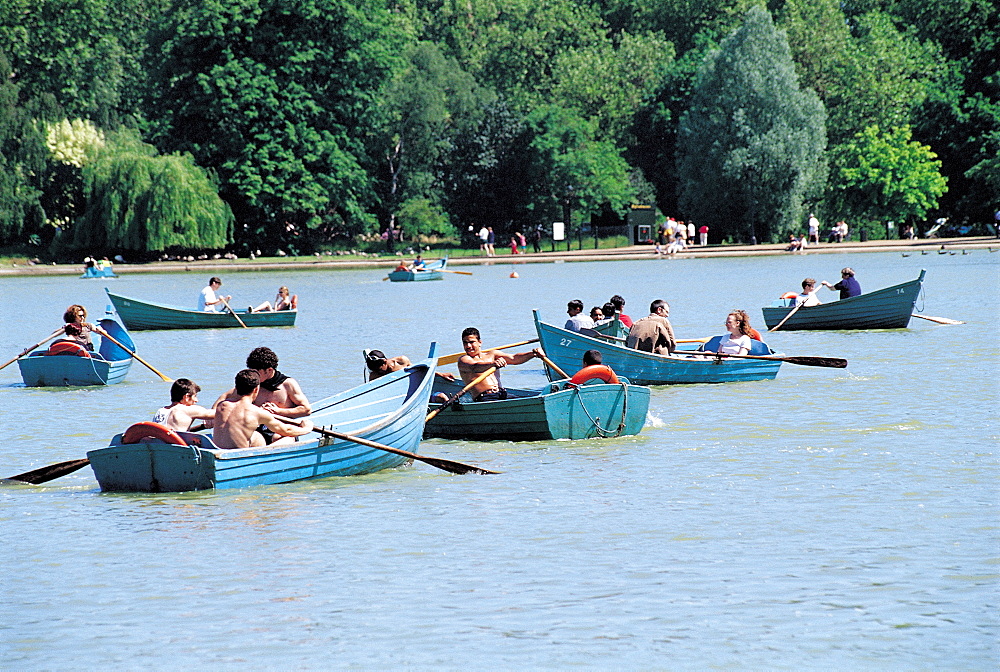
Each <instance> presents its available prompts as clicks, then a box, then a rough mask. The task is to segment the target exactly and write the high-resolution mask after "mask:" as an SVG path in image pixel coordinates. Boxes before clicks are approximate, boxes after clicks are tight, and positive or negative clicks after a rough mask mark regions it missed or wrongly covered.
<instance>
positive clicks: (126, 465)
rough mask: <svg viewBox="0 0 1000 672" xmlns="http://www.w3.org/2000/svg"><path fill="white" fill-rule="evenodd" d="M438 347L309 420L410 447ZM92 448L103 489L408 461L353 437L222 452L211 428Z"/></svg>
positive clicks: (167, 487) (358, 470)
mask: <svg viewBox="0 0 1000 672" xmlns="http://www.w3.org/2000/svg"><path fill="white" fill-rule="evenodd" d="M436 351H437V344H431V348H430V353H429V355H428V357H427V359H425V360H423V361H421V362H417V363H416V364H414V365H413V366H411V367H409V368H407V369H405V370H401V371H396V372H394V373H390V374H388V375H386V376H383V377H381V378H377V379H376V380H373V381H369V382H367V383H365V384H364V385H360V386H358V387H355V388H352V389H350V390H347V391H346V392H341V393H340V394H338V395H335V396H332V397H328V398H326V399H323V400H321V401H318V402H316V403H314V404H313V408H314V410H313V413H312V415H311V416H310V418H309V419H310V420H312V422H313V423H314V424H315V425H316V426H317V427H324V428H329V429H333V430H335V431H337V432H340V433H342V434H348V435H350V436H352V437H355V438H357V439H361V440H369V441H375V442H378V443H381V444H384V445H387V446H389V447H391V448H397V449H401V450H405V451H409V452H413V451H415V450H416V448H417V446H418V445H419V444H420V438H421V436H422V435H423V431H424V422H425V418H426V414H427V403H428V401H429V399H430V394H431V385H432V383H433V379H434V370H435V368H436V366H437V357H436ZM126 434H127V432H123V433H122V434H118V435H116V436H115V437H114V438H113V439H112V440H111V444H110V445H109V446H108V447H106V448H100V449H98V450H92V451H90V452H88V453H87V457H88V458H89V459H90V465H91V467H92V468H93V470H94V474H95V476H96V477H97V482H98V483H100V485H101V489H102V490H105V491H124V492H179V491H186V490H205V489H210V488H219V489H222V488H245V487H249V486H253V485H266V484H276V483H288V482H291V481H301V480H304V479H310V478H324V477H327V476H355V475H359V474H370V473H373V472H376V471H381V470H383V469H391V468H393V467H398V466H400V465H402V464H404V463H405V462H407V460H408V459H409V458H408V457H406V456H401V455H397V454H395V453H390V452H387V451H384V450H379V449H377V448H373V447H370V446H366V445H362V444H359V443H356V442H354V441H350V440H345V439H339V438H330V437H327V436H322V437H320V438H311V439H310V437H313V436H314V435H312V434H310V435H307V436H306V437H300V438H306V439H307V440H304V441H303V440H300V441H298V442H296V443H294V444H291V445H285V446H278V447H263V448H240V449H235V450H223V449H220V448H218V447H216V446H215V444H214V443H213V442H212V437H211V434H209V433H189V432H178V435H179V437H180V438H181V439H183V440H184V442H185V443H186V444H187V445H180V444H179V443H167V442H165V441H163V440H161V439H158V438H155V437H153V436H147V437H145V438H142V439H140V440H139V442H138V443H125V442H124V441H125V435H126Z"/></svg>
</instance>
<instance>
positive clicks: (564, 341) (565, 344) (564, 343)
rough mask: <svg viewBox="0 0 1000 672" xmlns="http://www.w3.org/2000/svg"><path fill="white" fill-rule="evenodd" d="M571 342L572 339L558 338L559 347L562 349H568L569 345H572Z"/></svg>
mask: <svg viewBox="0 0 1000 672" xmlns="http://www.w3.org/2000/svg"><path fill="white" fill-rule="evenodd" d="M572 342H573V339H572V338H560V339H559V345H561V346H562V347H564V348H568V347H569V344H570V343H572Z"/></svg>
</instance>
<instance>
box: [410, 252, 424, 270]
mask: <svg viewBox="0 0 1000 672" xmlns="http://www.w3.org/2000/svg"><path fill="white" fill-rule="evenodd" d="M426 267H427V266H426V264H424V258H423V257H421V256H420V255H419V254H418V255H417V258H416V259H414V260H413V263H412V264H410V270H413V271H423V270H425V269H426Z"/></svg>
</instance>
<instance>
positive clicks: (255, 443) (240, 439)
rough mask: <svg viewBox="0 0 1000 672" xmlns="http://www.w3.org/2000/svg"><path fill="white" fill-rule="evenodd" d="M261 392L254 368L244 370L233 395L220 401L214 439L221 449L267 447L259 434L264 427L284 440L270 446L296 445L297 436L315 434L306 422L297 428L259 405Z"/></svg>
mask: <svg viewBox="0 0 1000 672" xmlns="http://www.w3.org/2000/svg"><path fill="white" fill-rule="evenodd" d="M259 391H260V377H259V376H258V374H257V372H256V371H254V370H252V369H244V370H243V371H240V372H239V373H238V374H236V387H235V388H233V396H231V397H227V398H225V399H223V400H221V401H219V402H218V403H217V404H216V406H215V423H214V430H213V432H212V439H213V441H214V442H215V445H217V446H218V447H219V448H254V447H262V446H264V445H265V441H264V437H263V436H262V435H261V434H260V432H257V431H255V430H256V429H257V428H258V427H259V426H261V425H264V426H265V427H267V428H268V429H270V430H271V431H272V432H274V433H275V435H277V436H281V437H282V438H281V439H278V440H276V441H273V442H272V443H271V444H270V445H272V446H276V445H284V444H288V443H294V441H295V437H296V436H303V435H305V434H308V433H309V432H311V431H312V428H313V424H312V422H310V421H309V420H308V419H302V420H300V421H299V423H300V424H298V425H294V424H290V423H287V422H283V421H282V420H279V419H278V418H276V417H274V416H273V415H272V414H271V413H270V412H268V411H267V410H265V409H264V408H262V407H261V406H258V405H256V404H255V403H254V402H255V399H256V397H257V396H258V392H259Z"/></svg>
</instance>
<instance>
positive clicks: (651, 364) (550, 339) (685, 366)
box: [534, 311, 781, 385]
mask: <svg viewBox="0 0 1000 672" xmlns="http://www.w3.org/2000/svg"><path fill="white" fill-rule="evenodd" d="M534 317H535V331H536V332H537V333H538V339H539V342H540V345H541V346H542V349H543V350H544V351H545V353H546V355H548V357H549V359H551V360H552V361H553V362H554V363H555V364H556V366H558V367H559V368H561V369H562V370H563V371H564V372H565V373H566V374H567V375H570V376H572V375H573V374H574V373H576V372H577V371H579V370H580V369H581V368H582V367H583V353H585V352H586V351H587V350H597V351H599V352H600V353H601V354H602V355H603V357H604V363H605V364H607V365H608V366H610V367H611V368H612V369H613V370H614V371H615V373H617V374H618V375H619V376H624V377H626V378H628V379H629V381H631V382H632V383H633V384H635V385H680V384H689V383H734V382H746V381H753V380H772V379H774V378H775V376H777V375H778V369H780V368H781V362H780V361H775V360H767V359H733V358H724V359H718V358H712V357H699V356H696V355H687V354H679V353H674V354H672V355H655V354H653V353H651V352H643V351H641V350H633V349H631V348H627V347H625V346H624V345H623V344H621V343H619V342H608V341H607V340H604V339H600V338H593V337H590V336H586V335H584V334H579V333H576V332H573V331H569V330H566V329H562V328H561V327H556V326H554V325H551V324H547V323H545V322H542V321H541V320H540V319H539V317H538V312H537V311H535V312H534Z"/></svg>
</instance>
